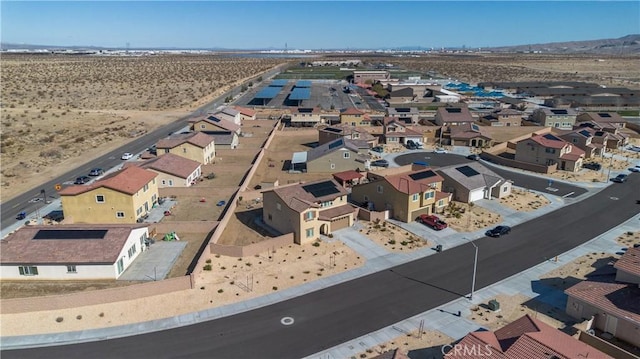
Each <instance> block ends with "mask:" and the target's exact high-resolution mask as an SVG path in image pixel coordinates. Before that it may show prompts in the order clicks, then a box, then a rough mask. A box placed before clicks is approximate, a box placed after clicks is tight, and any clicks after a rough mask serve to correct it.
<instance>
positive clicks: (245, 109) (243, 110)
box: [234, 106, 256, 117]
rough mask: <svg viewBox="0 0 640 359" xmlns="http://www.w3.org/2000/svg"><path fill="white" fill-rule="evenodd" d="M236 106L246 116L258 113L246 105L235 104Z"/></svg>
mask: <svg viewBox="0 0 640 359" xmlns="http://www.w3.org/2000/svg"><path fill="white" fill-rule="evenodd" d="M234 108H235V109H236V110H237V111H239V112H240V113H241V114H243V115H245V116H249V117H253V116H255V115H256V111H254V110H252V109H248V108H245V107H240V106H234Z"/></svg>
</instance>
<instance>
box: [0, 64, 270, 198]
mask: <svg viewBox="0 0 640 359" xmlns="http://www.w3.org/2000/svg"><path fill="white" fill-rule="evenodd" d="M280 63H283V60H277V59H249V58H228V57H221V56H215V55H199V56H195V55H194V56H187V55H162V56H146V57H106V56H68V55H17V54H15V55H14V54H3V55H2V58H0V68H1V78H0V80H1V84H2V102H1V104H2V109H1V116H0V121H1V126H2V141H1V154H2V171H1V172H0V183H1V185H2V187H1V190H2V200H6V199H9V198H11V197H13V196H15V195H17V194H19V193H20V192H22V191H24V190H26V189H28V188H31V187H33V186H35V185H37V184H39V183H43V182H45V181H47V180H49V179H51V178H55V177H56V176H57V175H60V174H62V173H63V172H64V171H66V170H69V169H71V168H73V167H75V166H78V165H80V164H81V163H86V162H89V161H90V160H91V159H92V158H96V157H98V156H100V155H101V154H103V153H104V152H107V151H108V150H111V149H114V148H117V147H119V146H121V145H123V144H124V143H127V142H129V141H133V140H134V139H135V138H137V137H139V136H141V135H143V134H145V133H147V132H149V131H151V130H153V129H155V128H157V127H160V126H162V125H164V124H167V123H170V122H172V121H174V120H176V119H178V118H180V117H182V116H185V115H188V114H189V112H191V111H193V110H195V109H196V108H197V107H198V106H201V105H203V104H205V103H207V102H208V101H211V100H212V99H213V98H215V97H216V96H218V95H220V94H222V93H224V91H226V90H227V89H229V88H230V87H232V86H233V85H236V84H238V83H240V82H242V81H243V80H244V79H246V78H248V77H252V76H255V75H256V74H258V73H261V72H263V71H266V70H268V69H271V68H273V67H274V66H276V65H278V64H280Z"/></svg>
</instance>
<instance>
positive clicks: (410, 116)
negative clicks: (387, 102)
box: [387, 107, 420, 125]
mask: <svg viewBox="0 0 640 359" xmlns="http://www.w3.org/2000/svg"><path fill="white" fill-rule="evenodd" d="M387 115H388V116H389V117H392V118H395V119H397V120H398V121H399V122H402V123H404V124H406V125H417V124H418V123H419V122H420V112H419V111H418V109H417V108H415V107H388V108H387Z"/></svg>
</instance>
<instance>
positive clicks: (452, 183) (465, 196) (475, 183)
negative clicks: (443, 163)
mask: <svg viewBox="0 0 640 359" xmlns="http://www.w3.org/2000/svg"><path fill="white" fill-rule="evenodd" d="M436 173H438V174H439V175H440V176H442V178H444V182H443V183H442V188H443V190H444V191H445V192H449V193H453V199H454V200H456V201H459V202H463V203H472V202H475V201H477V200H480V199H491V198H504V197H506V196H508V195H510V194H511V182H510V181H508V180H505V179H504V178H502V177H501V176H500V175H499V174H497V173H495V172H493V171H492V170H490V169H488V168H487V167H485V166H483V165H482V164H481V163H478V162H470V163H467V164H464V165H453V166H447V167H441V168H438V169H437V170H436Z"/></svg>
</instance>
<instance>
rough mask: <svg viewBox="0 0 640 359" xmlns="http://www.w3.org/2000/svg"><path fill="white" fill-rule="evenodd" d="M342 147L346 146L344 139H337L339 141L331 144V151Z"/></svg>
mask: <svg viewBox="0 0 640 359" xmlns="http://www.w3.org/2000/svg"><path fill="white" fill-rule="evenodd" d="M342 145H344V141H343V140H342V138H340V139H337V140H335V141H333V142H331V143H330V144H329V149H333V148H336V147H340V146H342Z"/></svg>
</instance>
